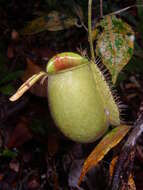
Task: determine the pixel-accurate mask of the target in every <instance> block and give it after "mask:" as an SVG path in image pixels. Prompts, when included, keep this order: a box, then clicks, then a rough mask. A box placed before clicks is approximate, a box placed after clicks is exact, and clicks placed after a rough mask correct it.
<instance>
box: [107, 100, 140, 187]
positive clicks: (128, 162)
mask: <svg viewBox="0 0 143 190" xmlns="http://www.w3.org/2000/svg"><path fill="white" fill-rule="evenodd" d="M142 132H143V102H142V104H141V106H140V113H139V116H138V119H137V121H136V122H135V124H134V126H133V130H132V131H131V132H130V134H129V137H128V139H127V141H126V142H125V144H124V146H123V148H122V150H121V153H120V155H119V158H118V161H117V164H116V168H115V172H114V176H113V179H112V185H111V188H110V189H111V190H123V189H127V185H128V179H129V176H130V174H131V172H132V168H133V163H134V157H135V150H136V144H137V140H138V139H139V137H140V136H141V134H142ZM125 186H126V187H125Z"/></svg>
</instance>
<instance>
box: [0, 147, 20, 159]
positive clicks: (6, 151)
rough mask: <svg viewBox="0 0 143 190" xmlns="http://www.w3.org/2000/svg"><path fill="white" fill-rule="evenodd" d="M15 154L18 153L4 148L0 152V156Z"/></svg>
mask: <svg viewBox="0 0 143 190" xmlns="http://www.w3.org/2000/svg"><path fill="white" fill-rule="evenodd" d="M17 155H18V153H17V152H14V151H11V150H9V149H4V150H3V151H2V152H0V156H3V157H6V158H15V157H16V156H17Z"/></svg>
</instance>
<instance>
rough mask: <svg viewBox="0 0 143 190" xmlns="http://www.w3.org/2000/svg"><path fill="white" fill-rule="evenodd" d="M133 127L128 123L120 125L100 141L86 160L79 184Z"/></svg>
mask: <svg viewBox="0 0 143 190" xmlns="http://www.w3.org/2000/svg"><path fill="white" fill-rule="evenodd" d="M130 129H131V127H130V126H128V125H120V126H118V127H116V128H114V129H112V130H111V131H110V132H109V133H108V134H107V135H105V137H104V138H103V139H102V140H101V141H100V142H99V144H98V145H97V146H96V147H95V149H94V150H93V151H92V152H91V154H90V155H89V156H88V158H87V159H86V161H85V162H84V165H83V168H82V172H81V175H80V178H79V184H80V183H81V181H82V179H83V177H84V176H85V174H86V173H87V172H88V171H89V170H90V169H91V168H92V167H94V166H96V165H97V164H98V163H99V161H101V160H102V159H103V158H104V156H105V155H106V154H107V153H108V152H109V151H110V150H111V149H112V148H113V147H115V146H116V145H117V144H118V143H119V142H120V141H121V140H122V139H123V138H124V137H125V135H126V134H127V133H128V132H129V130H130Z"/></svg>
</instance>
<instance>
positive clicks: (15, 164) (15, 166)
mask: <svg viewBox="0 0 143 190" xmlns="http://www.w3.org/2000/svg"><path fill="white" fill-rule="evenodd" d="M9 167H10V169H11V170H13V171H15V172H16V173H17V172H19V168H20V164H19V162H18V161H17V160H12V161H11V162H10V163H9Z"/></svg>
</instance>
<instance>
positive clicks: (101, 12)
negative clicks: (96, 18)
mask: <svg viewBox="0 0 143 190" xmlns="http://www.w3.org/2000/svg"><path fill="white" fill-rule="evenodd" d="M100 18H103V1H102V0H100Z"/></svg>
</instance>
